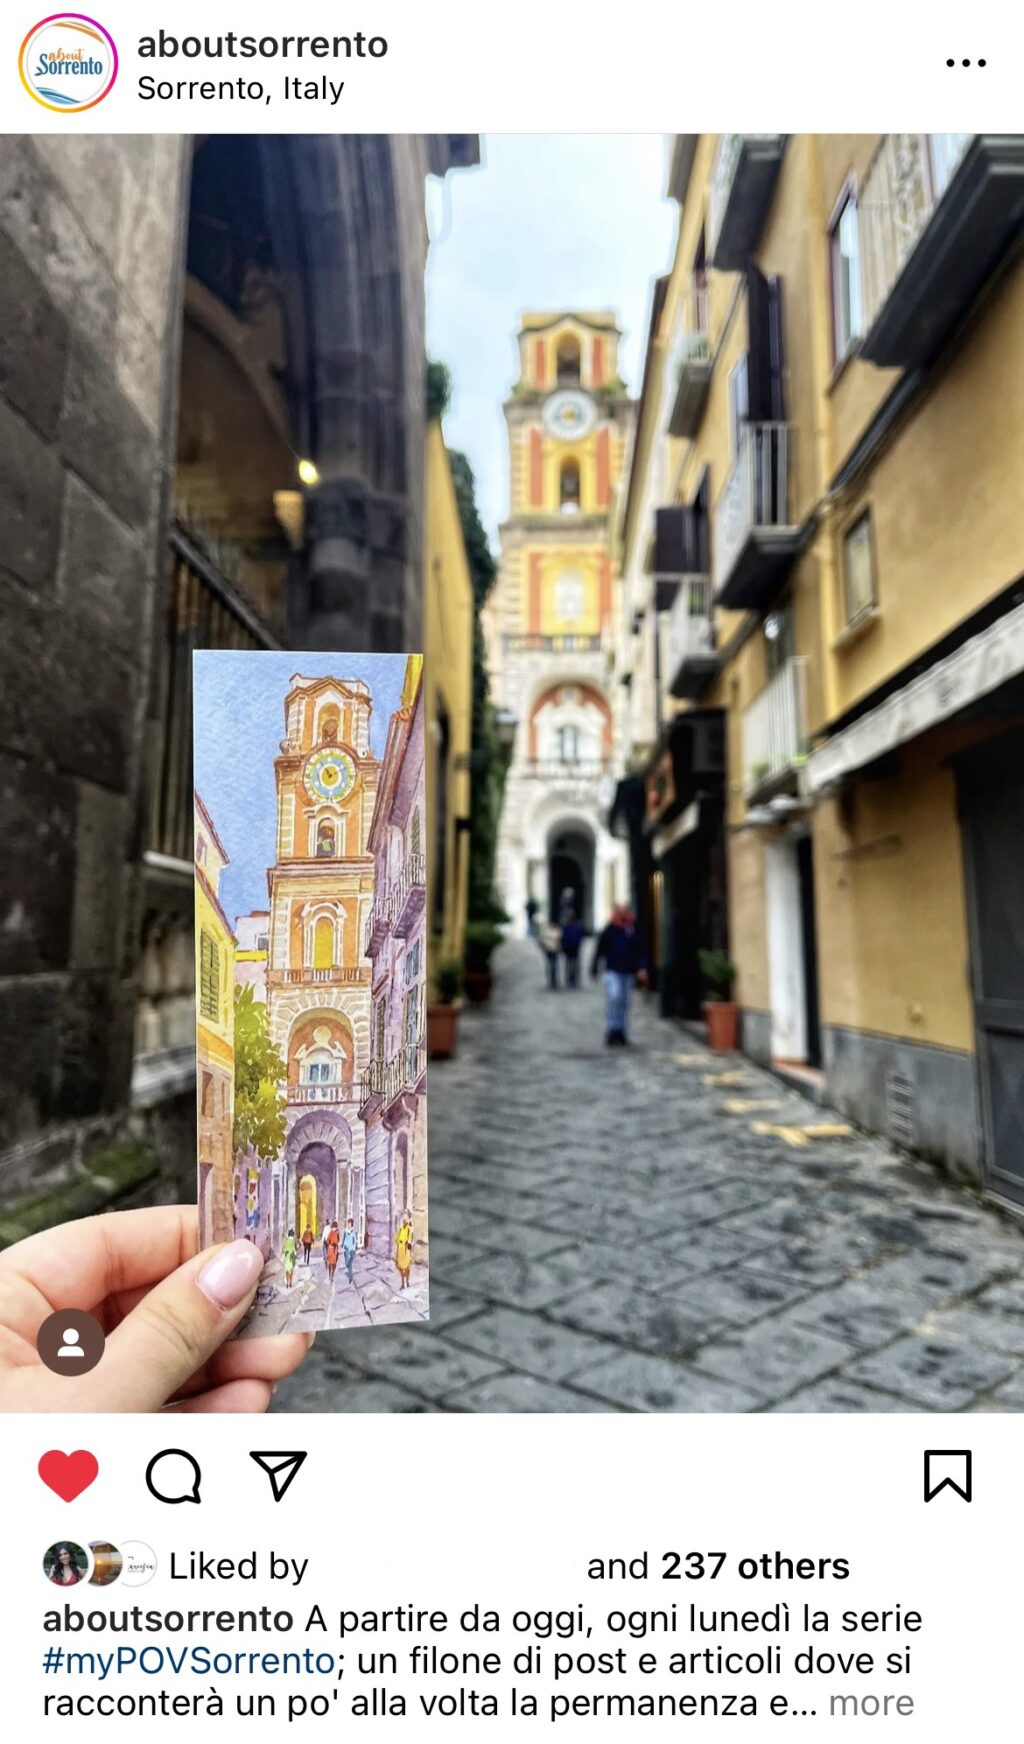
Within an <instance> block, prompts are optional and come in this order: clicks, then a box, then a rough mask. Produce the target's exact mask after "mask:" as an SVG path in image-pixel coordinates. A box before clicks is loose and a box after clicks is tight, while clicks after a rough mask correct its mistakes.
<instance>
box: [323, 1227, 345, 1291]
mask: <svg viewBox="0 0 1024 1744" xmlns="http://www.w3.org/2000/svg"><path fill="white" fill-rule="evenodd" d="M340 1246H341V1236H340V1235H339V1234H338V1225H337V1223H336V1222H332V1224H331V1227H330V1229H329V1230H328V1231H327V1250H326V1254H325V1258H326V1260H327V1276H328V1277H329V1278H330V1280H331V1288H332V1289H333V1288H334V1274H335V1272H336V1271H337V1268H338V1249H339V1247H340Z"/></svg>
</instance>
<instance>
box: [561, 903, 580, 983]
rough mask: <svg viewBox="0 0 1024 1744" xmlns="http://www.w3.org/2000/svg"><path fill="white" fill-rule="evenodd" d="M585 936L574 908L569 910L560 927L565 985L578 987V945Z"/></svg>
mask: <svg viewBox="0 0 1024 1744" xmlns="http://www.w3.org/2000/svg"><path fill="white" fill-rule="evenodd" d="M585 937H586V928H585V927H584V925H583V922H582V921H581V920H579V919H578V918H577V915H576V911H575V909H572V908H571V909H570V910H569V916H568V919H567V920H566V922H565V924H564V926H563V927H562V955H563V957H564V958H565V985H566V986H567V987H578V986H579V984H580V946H581V945H582V943H583V940H584V938H585Z"/></svg>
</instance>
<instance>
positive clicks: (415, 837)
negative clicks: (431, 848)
mask: <svg viewBox="0 0 1024 1744" xmlns="http://www.w3.org/2000/svg"><path fill="white" fill-rule="evenodd" d="M409 852H410V854H422V852H423V841H422V837H421V834H420V812H419V806H414V808H413V814H412V817H411V818H410V820H409Z"/></svg>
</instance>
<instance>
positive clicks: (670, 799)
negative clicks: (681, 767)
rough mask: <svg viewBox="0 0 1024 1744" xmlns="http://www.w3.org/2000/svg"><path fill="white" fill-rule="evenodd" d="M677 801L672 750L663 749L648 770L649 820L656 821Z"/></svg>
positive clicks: (650, 821)
mask: <svg viewBox="0 0 1024 1744" xmlns="http://www.w3.org/2000/svg"><path fill="white" fill-rule="evenodd" d="M675 802H676V782H675V773H674V771H673V768H672V753H671V751H662V752H661V753H660V754H659V756H658V758H657V760H656V762H655V763H653V764H652V766H651V768H650V769H649V770H648V772H647V821H648V823H656V822H657V820H658V818H660V817H663V816H664V814H665V812H667V811H668V808H669V806H670V805H674V804H675Z"/></svg>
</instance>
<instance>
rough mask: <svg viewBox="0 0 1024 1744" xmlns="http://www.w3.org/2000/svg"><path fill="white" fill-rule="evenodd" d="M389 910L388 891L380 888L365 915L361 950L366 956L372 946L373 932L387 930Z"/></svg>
mask: <svg viewBox="0 0 1024 1744" xmlns="http://www.w3.org/2000/svg"><path fill="white" fill-rule="evenodd" d="M389 912H390V911H389V906H388V893H387V891H386V890H382V891H381V893H380V895H379V896H377V897H375V898H374V903H373V907H372V908H371V910H370V912H369V914H368V915H367V917H366V931H365V934H364V936H363V952H364V955H365V956H367V957H368V956H369V955H370V952H371V950H372V948H373V938H374V934H375V933H376V932H377V931H378V929H379V930H380V931H381V932H384V931H386V930H387V925H388V915H389Z"/></svg>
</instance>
